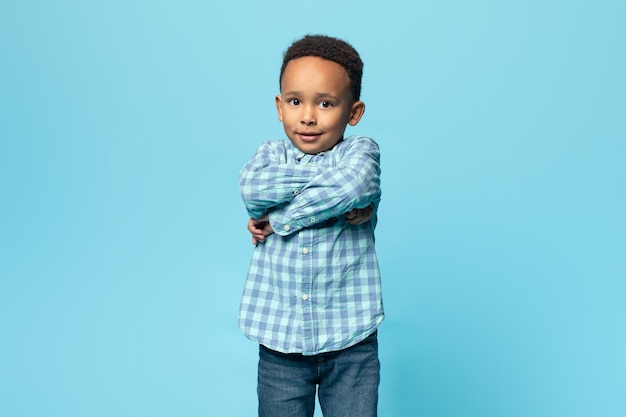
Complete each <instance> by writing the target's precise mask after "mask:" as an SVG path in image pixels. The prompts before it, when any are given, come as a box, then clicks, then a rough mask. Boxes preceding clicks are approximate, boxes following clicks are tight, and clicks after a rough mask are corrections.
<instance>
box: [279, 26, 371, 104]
mask: <svg viewBox="0 0 626 417" xmlns="http://www.w3.org/2000/svg"><path fill="white" fill-rule="evenodd" d="M306 56H316V57H319V58H322V59H326V60H328V61H333V62H336V63H337V64H339V65H341V66H342V67H344V69H345V70H346V72H347V73H348V78H349V79H350V90H351V91H352V96H353V98H354V100H355V101H358V100H359V98H360V97H361V79H362V78H363V61H361V57H360V56H359V53H358V52H357V51H356V49H354V47H353V46H352V45H350V44H349V43H347V42H346V41H343V40H341V39H337V38H333V37H330V36H325V35H306V36H305V37H303V38H302V39H299V40H297V41H295V42H294V43H292V44H291V46H290V47H289V48H288V49H287V51H286V52H285V54H284V56H283V65H282V66H281V68H280V77H279V79H278V83H279V87H280V83H281V82H282V80H283V74H284V73H285V68H287V64H288V63H289V61H291V60H294V59H297V58H303V57H306Z"/></svg>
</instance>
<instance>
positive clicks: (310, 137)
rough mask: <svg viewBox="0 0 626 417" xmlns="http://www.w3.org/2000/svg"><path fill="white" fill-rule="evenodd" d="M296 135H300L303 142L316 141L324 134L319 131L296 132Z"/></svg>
mask: <svg viewBox="0 0 626 417" xmlns="http://www.w3.org/2000/svg"><path fill="white" fill-rule="evenodd" d="M296 135H298V137H299V138H300V139H301V140H302V141H303V142H314V141H315V140H317V139H318V138H319V137H320V136H321V135H322V134H321V133H318V132H296Z"/></svg>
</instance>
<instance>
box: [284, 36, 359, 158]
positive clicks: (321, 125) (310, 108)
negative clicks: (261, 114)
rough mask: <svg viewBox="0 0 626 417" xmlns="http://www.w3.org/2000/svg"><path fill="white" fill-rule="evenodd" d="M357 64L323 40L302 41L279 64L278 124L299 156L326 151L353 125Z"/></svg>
mask: <svg viewBox="0 0 626 417" xmlns="http://www.w3.org/2000/svg"><path fill="white" fill-rule="evenodd" d="M362 74H363V62H362V61H361V58H360V57H359V54H358V53H357V52H356V50H355V49H354V48H353V47H352V46H350V45H349V44H348V43H346V42H344V41H342V40H339V39H336V38H331V37H328V36H322V35H315V36H305V37H304V38H302V39H300V40H298V41H296V42H294V43H293V44H292V45H291V46H290V47H289V49H287V52H285V56H284V59H283V64H282V67H281V71H280V92H281V94H280V95H278V96H276V109H277V111H278V119H279V120H280V121H281V122H282V123H283V127H284V129H285V133H286V134H287V136H288V137H289V140H291V142H292V143H293V144H294V145H295V146H296V147H297V148H298V149H300V150H301V151H302V152H305V153H309V154H317V153H320V152H324V151H327V150H328V149H330V148H332V147H333V146H335V145H336V144H337V142H339V141H340V140H341V139H343V133H344V131H345V129H346V126H347V125H348V124H349V125H351V126H354V125H356V124H357V123H358V122H359V120H360V119H361V116H362V115H363V112H364V111H365V104H364V103H363V102H362V101H359V98H360V94H361V78H362Z"/></svg>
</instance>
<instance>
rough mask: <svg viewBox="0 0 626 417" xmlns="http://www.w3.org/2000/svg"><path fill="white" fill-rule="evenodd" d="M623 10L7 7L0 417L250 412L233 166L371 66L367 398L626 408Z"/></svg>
mask: <svg viewBox="0 0 626 417" xmlns="http://www.w3.org/2000/svg"><path fill="white" fill-rule="evenodd" d="M625 21H626V3H624V2H621V1H591V0H589V1H576V0H574V1H557V0H555V1H538V0H531V1H524V2H504V1H471V2H470V1H461V0H447V1H439V2H432V1H429V2H425V1H416V2H404V1H387V2H375V1H370V2H368V1H363V2H341V1H336V0H333V1H325V0H320V1H317V2H312V3H311V2H308V3H299V2H291V1H274V2H270V3H265V2H251V1H232V2H220V3H215V2H201V1H119V0H118V1H69V0H63V1H55V2H47V1H17V0H8V1H7V0H4V1H2V2H1V3H0V139H1V147H0V191H1V194H0V198H1V204H0V326H1V327H0V337H1V339H0V415H3V416H38V417H41V416H68V417H69V416H72V417H73V416H87V417H99V416H112V417H127V416H128V417H134V416H151V417H156V416H252V415H255V412H256V411H255V410H256V393H255V386H256V381H255V378H256V354H257V353H256V350H257V347H256V346H255V345H254V343H252V342H249V341H248V340H246V339H245V338H244V337H243V336H242V335H241V333H240V332H239V330H238V328H237V322H236V320H237V309H238V303H239V296H240V293H241V289H242V286H243V282H244V279H245V274H246V271H247V266H248V261H249V258H250V254H251V250H252V246H251V245H250V243H249V239H250V238H249V235H248V233H247V231H246V229H245V225H246V220H247V218H246V214H245V211H244V209H243V204H242V203H241V201H240V198H239V194H238V186H237V174H238V172H239V169H240V168H241V166H242V165H243V164H244V163H245V161H246V160H247V159H248V158H249V157H250V156H251V155H252V153H253V151H254V149H255V148H256V146H257V145H258V144H259V143H260V142H261V141H262V140H265V139H269V138H282V137H283V132H282V127H281V125H280V124H279V123H278V122H277V118H276V114H275V109H274V95H275V94H276V93H277V92H278V80H277V78H278V71H279V67H280V63H281V58H282V53H283V51H284V50H285V49H286V48H287V46H288V45H289V44H290V43H291V42H292V41H293V40H295V39H297V38H299V37H301V36H303V35H304V34H307V33H325V34H330V35H334V36H338V37H342V38H345V39H346V40H348V41H349V42H351V43H352V44H354V45H355V47H356V48H357V49H358V50H359V52H360V54H361V56H362V58H363V60H364V61H365V75H364V84H363V97H362V98H363V100H364V101H365V102H366V104H367V110H366V113H365V116H364V118H363V119H362V121H361V123H360V124H359V125H358V126H356V127H354V128H350V129H349V130H348V133H349V134H352V133H354V134H364V135H368V136H372V137H374V138H375V139H377V140H378V142H379V144H380V146H381V151H382V158H383V159H382V163H383V177H382V179H383V202H382V205H381V210H380V222H379V228H378V230H377V245H378V250H379V256H380V262H381V269H382V273H383V278H384V295H385V307H386V310H387V320H386V321H385V323H384V324H383V326H382V327H381V330H380V343H381V345H380V356H381V360H382V363H383V371H382V384H381V387H380V395H381V399H380V415H381V416H383V417H392V416H403V417H404V416H429V417H436V416H446V417H447V416H464V417H471V416H477V417H491V416H493V417H496V416H498V417H503V416H507V417H515V416H525V417H526V416H533V417H536V416H546V417H555V416H567V417H577V416H593V417H597V416H602V417H609V416H624V415H626V397H625V395H624V393H625V392H626V355H625V353H626V331H625V321H626V303H625V301H624V300H625V297H626V283H625V279H626V220H625V213H626V123H625V120H626V117H625V115H626V81H625V77H624V74H626V55H625V49H624V39H626V29H625V25H624V22H625Z"/></svg>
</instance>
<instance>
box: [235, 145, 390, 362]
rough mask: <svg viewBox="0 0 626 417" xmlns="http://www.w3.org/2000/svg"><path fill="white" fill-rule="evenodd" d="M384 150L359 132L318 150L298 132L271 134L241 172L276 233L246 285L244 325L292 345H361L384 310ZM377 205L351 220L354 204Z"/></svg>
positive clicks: (310, 351)
mask: <svg viewBox="0 0 626 417" xmlns="http://www.w3.org/2000/svg"><path fill="white" fill-rule="evenodd" d="M379 159H380V153H379V149H378V145H377V144H376V142H374V141H373V140H372V139H369V138H366V137H361V136H351V137H348V138H346V139H344V140H343V141H341V142H339V143H338V144H337V145H335V146H334V147H333V148H332V149H330V150H328V151H326V152H322V153H319V154H316V155H310V154H305V153H302V152H301V151H299V150H298V149H297V148H296V147H294V146H293V145H292V144H291V143H290V142H288V141H268V142H265V143H263V144H262V145H261V146H260V147H259V148H258V150H257V152H256V154H255V155H254V157H253V158H252V160H250V161H249V162H248V163H247V164H246V165H245V166H244V168H243V169H242V170H241V173H240V176H239V184H240V190H241V195H242V198H243V201H244V203H245V206H246V209H247V211H248V214H249V215H250V217H252V218H258V217H261V216H262V215H263V214H265V213H266V212H268V211H269V219H270V225H271V226H272V228H273V229H274V234H272V235H270V236H268V237H267V238H266V240H265V242H264V243H259V244H257V245H256V247H255V249H254V252H253V254H252V261H251V263H250V269H249V272H248V278H247V280H246V284H245V287H244V290H243V296H242V300H241V307H240V312H239V326H240V327H241V329H242V331H243V332H244V334H245V335H246V336H247V337H248V338H250V339H252V340H255V341H257V342H259V343H261V344H263V345H265V346H267V347H268V348H270V349H273V350H277V351H279V352H283V353H302V354H304V355H314V354H318V353H322V352H329V351H335V350H340V349H344V348H347V347H349V346H352V345H354V344H356V343H358V342H360V341H362V340H363V339H365V338H366V337H367V336H368V335H369V334H371V333H372V332H373V331H374V330H375V329H376V328H377V327H378V325H379V324H380V323H381V321H382V320H383V317H384V313H383V305H382V295H381V283H380V272H379V269H378V260H377V257H376V251H375V249H374V228H375V227H376V221H377V217H376V211H377V208H378V204H379V202H380V164H379ZM369 205H372V206H373V207H374V214H373V215H372V218H371V219H370V220H369V221H368V222H365V223H364V224H361V225H351V224H349V223H347V222H346V221H345V219H344V216H343V215H344V214H345V213H347V212H349V211H351V210H352V209H354V208H364V207H367V206H369Z"/></svg>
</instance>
